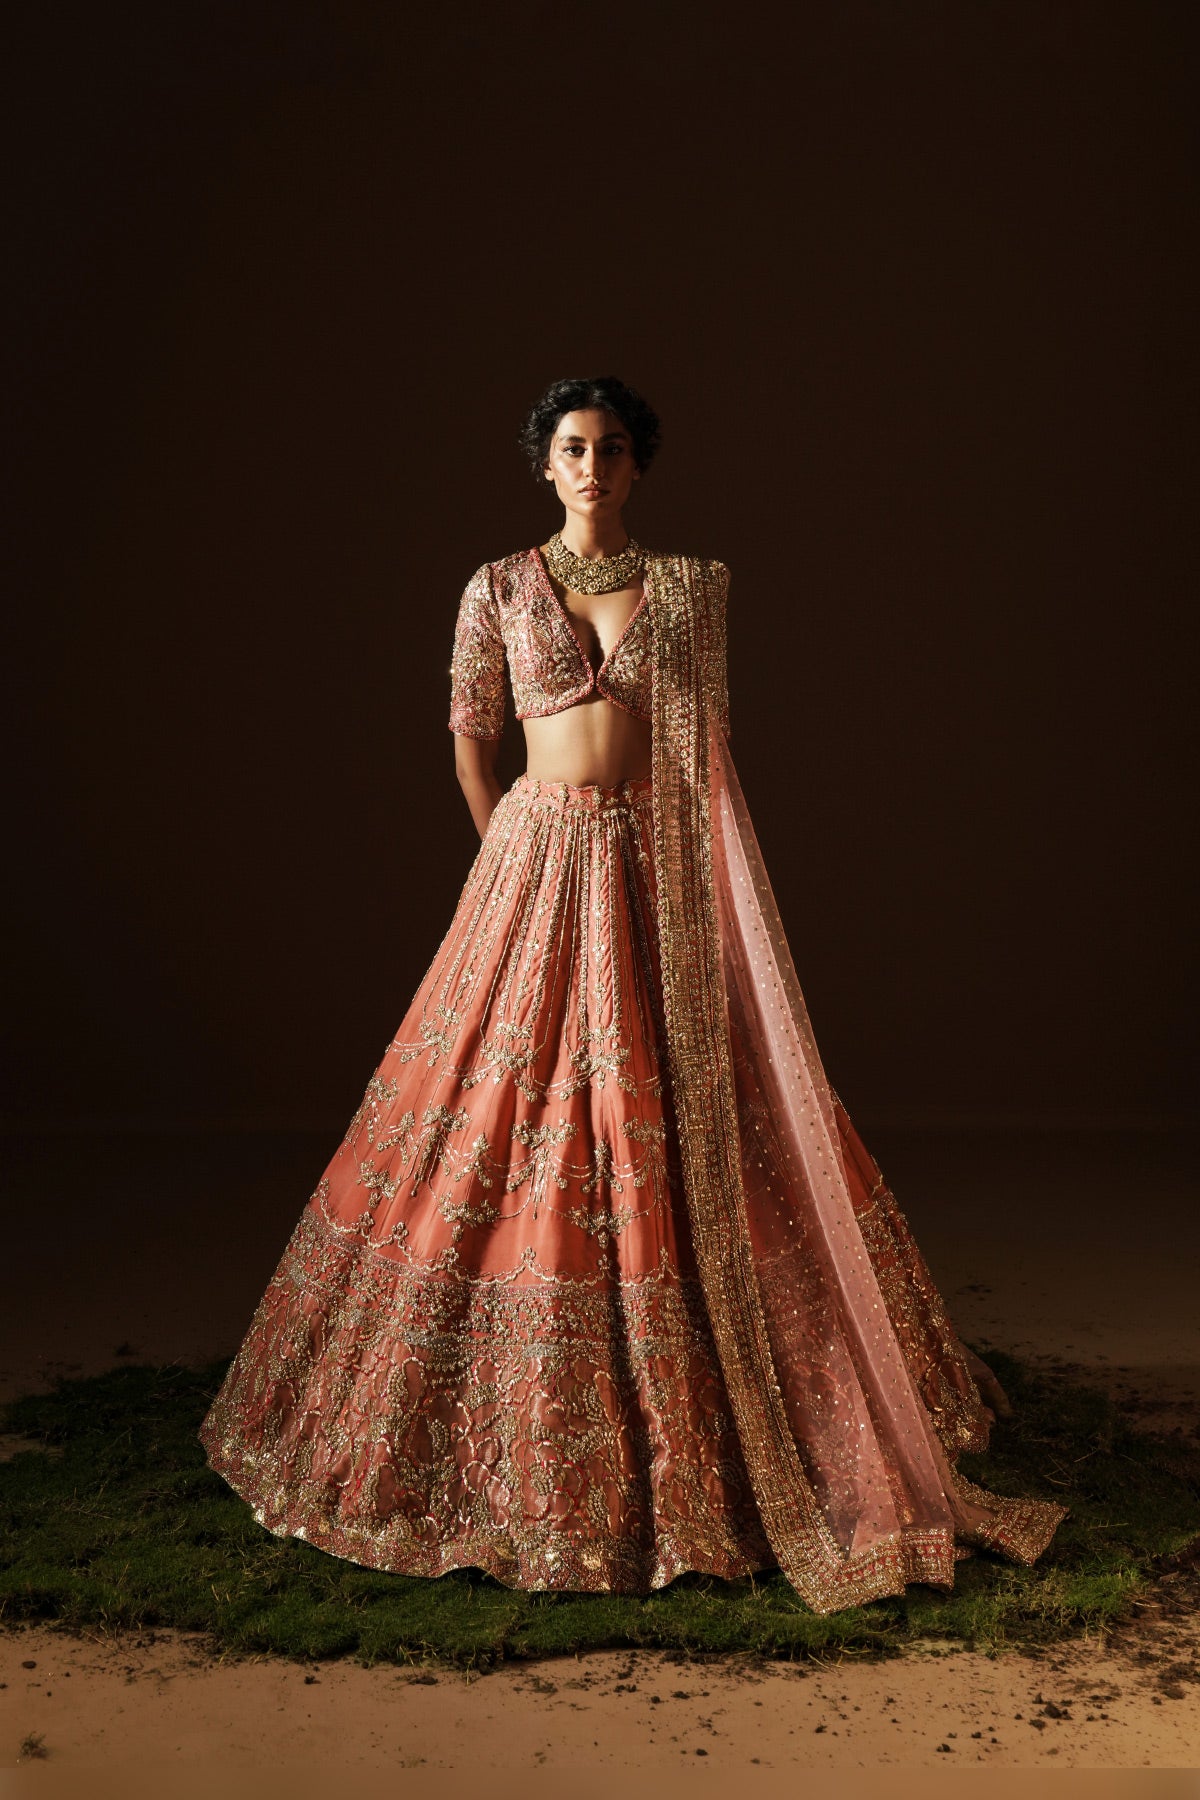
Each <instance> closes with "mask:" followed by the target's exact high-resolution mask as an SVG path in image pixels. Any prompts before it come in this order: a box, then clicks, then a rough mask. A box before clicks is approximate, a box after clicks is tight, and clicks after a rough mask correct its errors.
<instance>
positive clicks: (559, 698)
mask: <svg viewBox="0 0 1200 1800" xmlns="http://www.w3.org/2000/svg"><path fill="white" fill-rule="evenodd" d="M506 656H507V659H508V671H509V676H510V679H511V681H512V690H513V703H514V706H515V710H516V715H517V717H518V719H537V718H543V717H544V716H545V715H546V714H547V713H556V712H563V711H565V710H566V708H567V707H568V706H574V705H575V703H576V701H578V700H582V699H583V698H584V697H585V696H586V695H587V694H590V693H592V692H593V691H595V692H597V693H600V694H603V695H604V698H605V699H606V700H611V701H612V703H613V705H614V706H619V707H621V708H623V710H624V711H625V712H628V713H633V714H634V715H635V716H636V717H637V718H639V719H646V720H647V721H648V720H649V719H650V718H651V702H652V693H653V672H654V671H653V632H652V629H651V619H650V596H649V590H648V588H647V586H646V584H645V581H643V591H642V597H641V599H640V600H639V601H638V603H637V605H636V607H635V608H634V610H633V613H632V615H631V617H630V619H629V621H628V623H627V624H626V626H625V628H624V630H623V631H622V632H621V634H620V636H619V637H618V638H617V640H616V642H615V643H614V644H613V646H612V648H611V649H610V650H609V652H608V655H607V656H606V657H605V658H604V661H603V662H602V663H601V665H600V667H599V668H598V669H596V668H593V666H592V663H591V660H590V659H589V657H588V656H587V654H586V653H585V651H584V648H583V645H582V644H581V642H580V640H579V637H578V634H577V633H576V631H575V627H574V625H573V624H572V623H571V616H570V614H569V613H568V611H567V609H566V607H565V606H564V605H563V603H562V601H561V600H560V599H559V597H558V595H557V594H556V593H555V591H554V588H553V587H552V585H551V582H550V576H549V574H548V572H547V569H546V565H545V562H544V561H543V559H542V553H541V551H540V550H539V549H537V548H534V549H532V550H519V551H517V552H516V553H515V554H514V555H512V556H504V557H501V559H500V561H499V562H493V563H484V565H483V567H482V568H481V569H478V570H476V572H475V574H474V575H472V577H471V579H470V581H469V582H468V583H467V586H466V589H465V591H464V593H463V597H462V600H461V602H460V603H459V609H458V622H457V624H456V626H455V630H454V654H453V657H452V658H451V663H450V685H451V694H450V729H451V731H455V732H459V733H461V734H462V735H463V736H464V737H476V738H498V737H499V736H500V734H501V732H502V730H503V728H504V707H505V694H504V663H505V657H506Z"/></svg>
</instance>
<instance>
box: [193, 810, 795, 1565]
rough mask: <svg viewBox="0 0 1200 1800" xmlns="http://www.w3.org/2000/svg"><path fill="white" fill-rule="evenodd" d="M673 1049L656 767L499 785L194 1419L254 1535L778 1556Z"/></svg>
mask: <svg viewBox="0 0 1200 1800" xmlns="http://www.w3.org/2000/svg"><path fill="white" fill-rule="evenodd" d="M664 1043H665V1040H664V1022H663V1012H662V988H661V981H660V970H659V963H658V927H657V916H656V880H655V863H654V833H653V783H652V778H651V777H650V776H646V777H645V778H643V779H641V780H636V781H629V782H624V783H621V784H619V785H618V786H614V787H602V786H586V787H571V786H568V785H567V784H565V783H562V782H554V783H550V782H545V781H539V780H536V779H533V778H531V777H528V776H521V777H519V778H518V779H517V780H516V781H515V782H514V784H513V785H512V786H511V787H510V788H509V789H507V791H506V792H505V793H504V794H503V796H502V797H501V799H500V801H499V803H498V805H497V806H496V808H495V810H494V812H493V814H492V817H491V820H490V822H489V825H488V829H487V832H486V834H485V836H484V838H483V841H482V843H481V845H480V847H479V851H478V854H477V856H476V858H475V861H474V863H473V864H472V867H471V869H470V872H469V874H468V876H467V880H466V884H465V886H464V888H463V891H462V895H461V898H460V900H459V903H458V906H457V908H456V910H455V913H454V917H453V920H452V922H451V925H450V929H449V931H448V932H447V934H446V937H445V938H444V940H443V942H442V944H441V946H440V948H439V950H438V951H437V954H436V955H435V957H434V960H433V962H432V965H431V966H430V968H429V970H428V972H427V973H426V975H425V977H424V979H423V981H422V982H421V985H420V987H419V988H418V990H417V992H416V995H415V997H414V998H413V1001H412V1004H411V1006H410V1008H409V1010H408V1013H407V1014H406V1016H405V1018H404V1020H403V1022H402V1024H401V1026H400V1028H399V1031H398V1032H397V1034H396V1036H395V1038H394V1040H393V1041H392V1042H391V1043H390V1044H389V1045H388V1046H387V1049H386V1051H385V1053H384V1056H383V1060H382V1062H381V1063H380V1064H379V1066H378V1068H377V1069H376V1071H375V1073H374V1074H373V1075H372V1076H371V1079H370V1081H369V1082H368V1084H367V1088H366V1092H365V1094H364V1096H363V1100H362V1104H361V1105H360V1106H359V1108H358V1110H357V1112H356V1113H355V1114H354V1117H353V1118H352V1119H351V1121H350V1123H349V1126H348V1128H347V1130H346V1133H345V1136H344V1138H343V1139H342V1141H341V1142H340V1144H339V1145H338V1147H337V1149H336V1151H335V1153H334V1155H333V1157H332V1159H331V1161H330V1162H329V1164H328V1166H327V1167H326V1169H325V1171H324V1173H323V1175H322V1176H321V1178H320V1180H319V1181H318V1183H317V1185H316V1189H315V1191H314V1192H313V1194H312V1195H311V1197H310V1199H309V1201H308V1203H307V1205H306V1207H305V1209H304V1211H303V1213H302V1215H301V1217H300V1220H299V1223H298V1224H297V1226H296V1228H295V1231H294V1233H293V1235H292V1238H291V1240H290V1242H289V1244H288V1246H287V1248H286V1250H285V1252H284V1255H283V1257H282V1260H281V1261H280V1264H279V1267H278V1269H277V1270H276V1272H275V1275H274V1277H273V1278H272V1280H271V1283H270V1285H269V1287H268V1288H267V1291H266V1293H265V1294H264V1295H263V1298H262V1300H261V1302H260V1304H259V1306H258V1308H257V1310H256V1312H255V1314H254V1317H253V1320H252V1322H251V1325H250V1328H249V1331H248V1333H247V1335H246V1338H245V1340H244V1342H243V1343H242V1345H241V1348H240V1349H239V1351H238V1353H237V1355H236V1357H235V1358H234V1360H233V1363H232V1364H231V1366H230V1369H229V1372H228V1375H227V1377H226V1379H225V1381H224V1384H223V1385H222V1387H221V1389H220V1392H219V1393H218V1395H217V1397H216V1399H215V1401H214V1403H213V1406H212V1408H211V1410H210V1412H209V1414H208V1416H207V1418H206V1419H205V1421H204V1425H203V1428H202V1431H201V1437H202V1441H203V1443H204V1446H205V1448H206V1451H207V1454H208V1457H209V1461H210V1462H211V1464H212V1466H213V1468H214V1469H216V1470H217V1471H219V1473H220V1474H221V1475H223V1476H224V1477H225V1479H226V1480H227V1481H228V1482H229V1483H230V1485H231V1486H232V1487H233V1488H234V1489H235V1490H236V1491H237V1492H238V1493H239V1494H240V1495H242V1496H243V1497H244V1498H245V1499H246V1500H247V1501H249V1502H250V1503H251V1504H252V1506H253V1507H254V1511H255V1516H256V1517H257V1518H258V1519H259V1520H260V1522H261V1523H262V1524H264V1525H265V1526H267V1527H268V1528H269V1529H270V1530H271V1531H273V1532H276V1533H278V1534H280V1535H288V1536H294V1537H298V1538H305V1539H307V1540H308V1541H309V1542H310V1543H312V1544H314V1545H317V1546H319V1547H320V1548H321V1549H323V1550H326V1551H330V1552H332V1553H333V1554H334V1555H337V1556H342V1557H348V1558H350V1559H352V1560H353V1561H355V1562H357V1563H362V1564H366V1565H368V1566H370V1567H372V1568H377V1569H388V1570H394V1571H399V1572H403V1573H406V1574H413V1575H423V1576H435V1575H440V1574H442V1573H444V1572H445V1571H447V1570H450V1569H455V1568H461V1567H475V1568H479V1569H482V1570H484V1571H486V1572H487V1573H489V1574H491V1575H493V1576H495V1577H496V1578H498V1579H499V1580H500V1581H502V1582H504V1583H505V1584H507V1585H509V1586H513V1587H520V1588H562V1589H585V1590H587V1589H590V1590H609V1591H614V1592H624V1593H645V1592H648V1591H650V1590H652V1589H655V1588H659V1587H662V1586H664V1585H665V1584H666V1583H668V1582H670V1581H671V1580H673V1579H674V1578H675V1577H676V1576H678V1575H679V1574H681V1573H682V1572H684V1571H685V1570H697V1571H703V1572H707V1573H710V1574H714V1575H719V1576H725V1577H731V1576H736V1575H740V1574H744V1573H746V1572H748V1571H752V1570H758V1569H764V1568H771V1567H774V1566H775V1558H774V1556H773V1555H772V1553H771V1549H770V1546H769V1544H768V1542H767V1538H766V1536H765V1533H764V1530H763V1525H762V1521H761V1518H760V1515H759V1511H758V1507H757V1505H756V1502H755V1498H754V1493H753V1489H752V1486H751V1482H750V1479H749V1477H748V1474H747V1470H746V1467H745V1464H744V1462H743V1458H742V1451H741V1447H740V1443H739V1438H738V1434H737V1431H736V1429H735V1426H734V1422H733V1418H732V1414H731V1410H730V1404H729V1397H728V1394H727V1392H726V1388H725V1384H724V1380H723V1377H722V1373H721V1366H720V1362H719V1360H718V1356H717V1352H716V1348H715V1344H714V1341H713V1337H712V1334H711V1330H710V1326H709V1322H708V1317H707V1313H706V1308H705V1303H704V1297H703V1293H702V1290H701V1286H700V1282H699V1279H698V1276H697V1270H696V1266H695V1262H694V1259H693V1252H692V1245H691V1240H690V1237H689V1231H688V1220H687V1209H686V1206H685V1204H684V1199H683V1195H682V1192H681V1188H680V1167H679V1155H678V1149H677V1138H676V1131H675V1125H674V1120H673V1115H672V1108H671V1097H670V1088H669V1074H668V1070H667V1066H666V1057H665V1049H664Z"/></svg>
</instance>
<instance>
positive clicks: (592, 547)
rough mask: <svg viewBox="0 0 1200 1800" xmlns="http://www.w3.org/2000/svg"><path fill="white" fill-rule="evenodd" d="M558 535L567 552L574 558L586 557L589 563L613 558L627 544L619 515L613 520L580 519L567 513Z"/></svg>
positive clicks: (625, 531)
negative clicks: (606, 557)
mask: <svg viewBox="0 0 1200 1800" xmlns="http://www.w3.org/2000/svg"><path fill="white" fill-rule="evenodd" d="M559 535H560V537H561V538H562V541H563V543H564V544H565V545H566V546H567V549H568V550H570V551H571V552H572V553H573V554H574V555H575V556H586V557H587V559H588V561H589V562H595V560H596V559H597V557H601V556H615V555H616V554H617V552H618V551H619V550H623V549H624V548H625V546H626V544H627V543H628V542H629V533H628V531H627V530H626V529H625V526H624V525H623V524H622V523H621V518H620V514H618V515H617V517H616V518H615V519H580V518H577V517H576V516H575V515H574V514H573V513H568V515H567V518H566V522H565V523H564V524H563V525H562V526H561V527H560V531H559Z"/></svg>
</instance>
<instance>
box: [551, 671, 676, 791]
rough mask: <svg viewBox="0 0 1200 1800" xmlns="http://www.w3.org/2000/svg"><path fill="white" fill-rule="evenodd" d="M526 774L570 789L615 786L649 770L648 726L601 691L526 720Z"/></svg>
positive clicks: (649, 737) (649, 742) (647, 773)
mask: <svg viewBox="0 0 1200 1800" xmlns="http://www.w3.org/2000/svg"><path fill="white" fill-rule="evenodd" d="M524 726H525V749H526V773H527V774H528V775H531V776H533V778H534V779H535V780H538V781H565V782H566V783H567V785H568V786H569V787H590V786H591V785H592V784H593V783H594V784H595V785H597V786H599V787H615V786H616V785H617V783H618V782H621V781H636V780H637V779H638V778H639V777H640V776H642V775H649V774H650V772H651V767H652V763H651V755H650V746H651V728H650V722H649V720H647V719H639V718H637V717H635V715H634V714H633V713H630V712H626V711H625V709H624V707H621V706H614V705H613V703H612V701H611V700H606V699H605V698H604V695H603V694H595V693H592V694H588V695H586V696H585V698H584V699H582V700H577V701H576V703H575V705H574V706H568V707H566V708H564V710H563V711H562V712H557V713H550V714H548V715H547V716H546V717H544V718H540V719H526V720H525V721H524Z"/></svg>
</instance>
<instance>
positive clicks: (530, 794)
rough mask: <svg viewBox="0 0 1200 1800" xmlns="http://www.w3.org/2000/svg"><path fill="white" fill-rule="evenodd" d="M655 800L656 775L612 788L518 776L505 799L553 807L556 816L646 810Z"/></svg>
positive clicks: (621, 782)
mask: <svg viewBox="0 0 1200 1800" xmlns="http://www.w3.org/2000/svg"><path fill="white" fill-rule="evenodd" d="M653 797H654V777H653V775H639V776H637V777H636V778H635V779H634V780H633V781H618V782H615V783H614V784H613V785H612V786H611V787H605V786H603V785H602V784H601V783H600V782H594V781H593V782H587V783H585V784H584V785H582V786H579V787H575V786H573V785H572V784H571V783H570V782H569V781H542V780H540V779H539V778H538V777H537V776H535V775H518V776H517V779H516V780H515V781H514V782H513V784H512V786H511V787H510V788H509V789H508V791H507V794H506V795H505V798H506V799H509V800H510V801H512V802H513V803H514V804H516V805H518V806H538V807H543V806H544V807H551V808H553V810H554V811H556V812H587V813H604V812H612V811H615V810H626V809H628V808H629V807H633V806H646V805H648V804H649V803H650V802H651V801H652V799H653Z"/></svg>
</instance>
